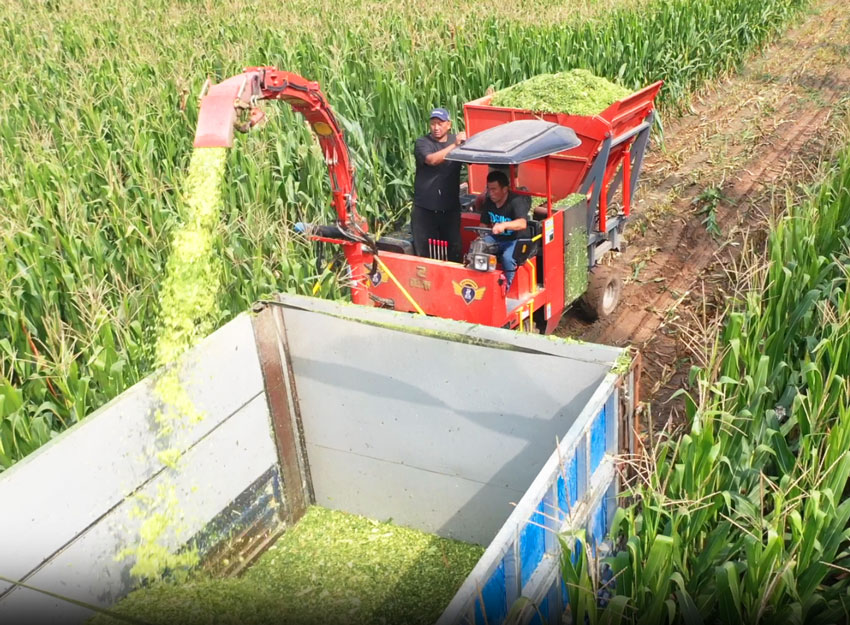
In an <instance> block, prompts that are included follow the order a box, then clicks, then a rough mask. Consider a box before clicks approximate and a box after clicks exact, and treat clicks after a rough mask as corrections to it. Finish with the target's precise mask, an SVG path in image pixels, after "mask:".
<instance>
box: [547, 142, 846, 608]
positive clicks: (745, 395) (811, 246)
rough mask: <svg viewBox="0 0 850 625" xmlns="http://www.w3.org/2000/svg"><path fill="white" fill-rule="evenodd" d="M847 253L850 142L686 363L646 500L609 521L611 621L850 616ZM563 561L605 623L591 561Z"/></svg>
mask: <svg viewBox="0 0 850 625" xmlns="http://www.w3.org/2000/svg"><path fill="white" fill-rule="evenodd" d="M848 250H850V152H848V153H846V154H845V155H844V156H843V158H841V159H840V161H839V163H838V165H837V166H836V170H835V172H834V173H833V174H832V175H831V176H830V177H829V178H828V179H827V180H826V181H825V182H824V183H823V185H822V186H820V187H819V189H818V190H816V192H814V193H813V194H812V195H811V197H810V198H809V199H808V200H807V201H804V202H802V203H800V204H798V205H795V206H791V207H790V208H789V210H788V214H787V216H785V217H783V218H781V219H780V220H779V221H778V222H777V223H776V224H775V227H774V228H773V230H772V232H771V234H770V238H769V241H768V245H767V259H768V260H769V263H767V264H764V265H762V264H761V263H762V262H763V259H761V258H757V259H754V262H755V263H758V265H756V266H753V267H750V268H747V271H745V272H743V273H742V277H741V280H742V281H743V282H742V284H740V285H738V288H739V291H738V293H739V297H738V298H736V300H737V301H734V302H733V303H732V304H731V307H730V310H729V312H728V313H727V315H726V319H725V324H724V326H723V327H722V328H719V329H718V330H717V334H716V337H715V340H714V342H713V344H711V343H709V344H710V349H709V353H708V354H706V360H705V362H704V363H703V364H702V366H700V367H698V368H695V369H694V370H693V372H692V382H693V383H694V386H695V388H696V392H695V393H694V394H693V395H689V396H687V412H688V417H689V419H690V427H689V429H688V430H689V431H688V432H687V433H686V434H685V435H684V436H682V437H681V439H679V438H678V437H671V438H670V439H668V440H664V441H662V442H661V443H660V444H659V445H658V446H657V448H656V449H655V450H654V453H653V454H652V456H651V464H650V465H649V466H647V467H642V470H641V480H640V482H641V484H640V485H639V486H638V487H637V488H636V490H635V492H634V495H635V498H636V500H637V501H640V502H641V503H640V506H639V507H632V508H629V509H625V510H621V511H619V512H618V514H617V518H616V519H615V522H614V526H613V527H614V532H613V533H614V535H615V536H616V535H621V536H622V537H623V539H624V540H625V541H626V543H625V548H624V549H623V550H621V551H619V552H618V553H617V554H616V555H615V556H614V557H613V558H611V559H610V560H609V564H610V565H611V567H612V568H613V573H614V576H615V581H613V582H611V585H610V587H609V589H608V590H609V591H610V592H611V594H612V595H614V597H612V598H611V602H610V607H609V608H608V612H609V613H608V615H607V616H608V617H611V616H615V614H616V613H617V612H619V611H623V610H625V614H626V615H634V616H635V619H634V620H637V619H638V618H644V619H645V622H649V623H662V622H669V623H691V622H697V621H695V620H694V618H695V617H696V616H699V617H701V619H700V621H699V622H706V623H759V622H760V623H785V622H797V623H838V622H846V615H847V613H848V610H850V599H848V592H850V578H848V576H847V575H846V571H847V570H848V568H850V550H849V549H848V529H847V528H848V523H850V497H848V488H847V487H848V475H850V385H848V379H850V295H848V290H847V283H848V276H850V251H848ZM565 546H569V545H565ZM582 560H586V557H585V556H584V554H580V557H579V558H578V561H579V562H581V561H582ZM583 567H584V568H583ZM562 568H564V571H565V574H566V575H568V576H569V577H568V579H569V580H570V583H572V584H573V585H574V587H575V588H576V589H582V592H583V593H584V598H583V599H582V600H579V599H578V597H577V598H576V601H575V602H574V603H573V605H574V606H582V607H580V608H578V607H577V608H576V611H575V612H574V614H573V622H586V621H585V620H584V614H587V615H588V618H589V622H591V623H596V622H598V621H597V619H598V618H600V617H601V615H600V614H599V613H598V610H597V608H596V605H595V601H594V600H593V595H594V593H595V589H594V588H593V585H592V584H591V583H590V578H589V576H588V572H589V569H588V567H587V565H586V563H585V564H584V565H582V564H581V563H580V564H579V565H574V564H573V563H572V562H571V559H570V557H569V555H568V556H567V557H566V558H565V560H564V562H563V567H562ZM582 568H583V570H582ZM588 597H590V599H588ZM606 618H607V617H606Z"/></svg>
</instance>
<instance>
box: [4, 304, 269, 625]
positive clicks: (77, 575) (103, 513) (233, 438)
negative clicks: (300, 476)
mask: <svg viewBox="0 0 850 625" xmlns="http://www.w3.org/2000/svg"><path fill="white" fill-rule="evenodd" d="M182 377H183V379H184V381H185V383H186V387H187V389H188V391H189V395H190V397H191V398H192V400H193V401H194V402H195V405H196V407H197V408H198V409H200V410H201V411H203V412H204V413H205V414H206V418H205V419H204V420H203V421H202V422H200V423H198V424H197V425H195V426H194V427H191V428H188V429H186V430H184V431H178V432H176V433H175V434H174V435H173V436H171V437H168V438H167V439H165V440H157V438H156V427H155V424H154V420H153V415H154V411H155V409H156V407H157V403H156V401H155V399H154V396H153V394H152V383H151V381H150V379H147V380H145V381H143V382H140V383H139V384H137V385H135V386H133V387H132V388H131V389H129V390H128V391H126V392H125V393H123V394H122V395H120V396H119V397H118V398H116V399H115V400H114V401H112V402H110V403H109V404H107V405H106V406H104V407H103V408H101V409H100V410H98V411H96V412H95V413H93V414H91V415H90V416H89V417H87V418H86V420H85V421H84V422H82V423H81V424H79V425H77V426H75V427H73V428H71V429H70V430H68V431H66V432H65V433H64V434H62V435H61V436H59V437H58V438H57V439H55V440H53V441H51V442H50V443H49V444H48V445H46V446H45V447H43V448H41V449H39V450H38V451H37V452H35V453H34V454H32V455H31V456H29V457H28V458H26V459H24V460H23V461H22V462H20V463H19V464H17V465H14V466H13V467H12V468H11V469H10V470H8V471H5V472H3V473H2V474H0V506H2V513H0V575H3V576H5V577H9V578H12V579H17V580H21V581H24V582H26V583H28V584H30V585H32V586H35V587H39V588H43V589H45V590H49V591H52V592H56V593H59V594H62V595H65V596H69V597H71V598H74V599H78V600H82V601H85V602H88V603H92V604H94V605H98V606H103V607H107V606H109V605H111V604H112V603H114V601H115V600H117V599H118V598H119V597H121V596H123V595H124V594H125V593H126V592H127V591H128V590H129V589H130V587H131V579H130V574H129V570H130V567H131V566H132V563H133V560H132V559H129V560H124V561H122V562H118V561H116V559H115V556H116V554H118V553H119V552H120V551H121V550H122V549H124V548H125V547H126V546H128V545H131V544H133V543H135V542H136V541H137V540H138V529H139V525H140V523H141V521H140V520H138V519H132V518H131V517H130V514H129V513H130V509H131V508H132V507H133V505H134V504H133V501H132V500H130V499H128V497H129V496H130V495H132V494H133V493H139V494H143V495H155V494H156V491H157V488H158V486H159V484H161V483H163V480H166V479H168V481H171V482H172V483H173V484H174V485H175V487H176V494H177V496H178V500H179V502H180V509H181V511H182V512H183V519H182V522H183V525H184V533H183V540H186V539H188V538H190V537H191V536H192V535H193V534H195V533H196V532H198V531H200V530H201V529H202V528H203V527H204V526H205V525H206V524H207V523H208V522H209V521H210V520H211V519H213V518H214V517H215V516H216V515H217V514H218V513H219V512H220V511H221V510H222V509H223V508H225V507H226V506H227V505H228V504H229V503H230V502H231V501H233V500H234V499H235V498H236V497H237V496H238V495H239V494H241V493H242V492H243V491H244V490H245V489H246V487H247V486H248V485H250V484H252V483H254V482H255V481H256V480H257V479H258V478H260V477H261V476H262V475H263V474H264V473H266V472H267V471H268V470H269V469H270V468H272V467H273V466H275V465H276V462H277V454H276V451H275V447H274V441H273V439H272V437H271V435H270V433H269V421H268V408H267V406H266V401H265V397H264V394H263V378H262V375H261V373H260V368H259V364H258V360H257V353H256V349H255V346H254V337H253V333H252V329H251V319H250V317H248V316H241V317H239V318H237V319H236V320H234V321H232V322H231V323H229V324H227V325H226V326H225V327H223V328H222V329H220V330H219V331H218V332H215V333H214V334H213V335H211V336H210V337H209V338H207V339H206V340H205V341H203V342H202V343H201V344H200V345H199V346H198V347H197V348H196V349H195V350H193V351H192V352H191V353H190V354H189V356H188V358H187V359H186V362H185V364H184V367H183V376H182ZM162 448H179V449H181V450H182V451H184V452H186V455H185V456H184V458H183V459H182V461H181V470H180V471H179V472H178V473H176V474H175V473H174V472H173V471H170V470H168V469H166V468H165V467H164V466H163V465H162V464H161V463H160V462H159V461H158V460H157V458H156V453H155V452H156V450H157V449H162ZM178 546H179V545H177V544H175V545H174V547H175V548H176V547H178ZM90 614H91V613H90V612H89V611H88V610H86V609H84V608H82V607H78V606H75V605H73V604H70V603H67V602H64V601H60V600H58V599H51V598H49V597H47V596H45V595H43V594H40V593H36V592H34V591H31V590H27V589H25V588H21V587H16V588H14V589H12V590H9V585H8V584H5V583H2V582H0V623H4V624H5V623H9V624H16V623H30V622H31V623H42V622H50V623H64V622H80V621H81V620H82V619H84V618H86V617H87V616H89V615H90Z"/></svg>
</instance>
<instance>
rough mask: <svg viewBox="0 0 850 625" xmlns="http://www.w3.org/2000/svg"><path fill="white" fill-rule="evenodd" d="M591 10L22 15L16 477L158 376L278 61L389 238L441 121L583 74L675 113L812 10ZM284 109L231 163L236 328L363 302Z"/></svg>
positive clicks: (310, 162)
mask: <svg viewBox="0 0 850 625" xmlns="http://www.w3.org/2000/svg"><path fill="white" fill-rule="evenodd" d="M572 4H574V3H559V2H554V1H547V2H542V3H529V2H527V1H526V2H524V3H519V4H518V5H517V6H520V5H521V6H523V7H525V9H524V10H526V13H527V14H528V15H531V16H532V18H531V19H529V18H527V17H526V18H522V17H520V14H521V13H522V12H521V11H519V10H514V8H504V9H503V8H499V7H497V6H496V5H494V4H493V3H483V2H470V3H460V2H457V3H456V4H455V5H454V6H456V7H457V9H458V11H457V13H458V17H457V19H455V18H454V16H451V17H450V12H446V11H445V10H440V11H436V10H433V9H434V7H432V6H431V5H428V4H427V3H421V2H411V3H407V4H404V5H403V6H401V7H398V6H396V5H389V4H386V3H377V2H374V3H369V2H365V3H359V2H358V3H347V4H343V5H342V6H339V5H338V4H334V3H330V2H328V3H327V4H326V5H324V4H321V3H319V4H316V3H314V2H307V1H306V0H291V2H289V3H287V5H286V6H285V7H281V6H280V5H279V4H274V3H265V4H262V3H261V5H259V6H257V5H252V6H251V7H249V8H247V9H246V7H245V6H244V5H242V4H239V3H221V2H219V3H211V2H201V1H200V0H142V1H140V2H136V3H130V4H127V3H125V2H118V0H104V1H102V2H92V1H91V0H67V1H65V0H63V1H62V2H34V1H32V0H10V1H9V2H4V3H0V73H2V75H3V76H12V77H16V78H15V80H13V81H11V82H9V88H8V89H7V90H6V93H5V95H4V97H3V98H2V99H0V204H2V206H3V210H2V211H0V249H2V252H0V285H3V288H2V289H0V469H2V468H5V467H8V466H9V465H10V464H12V463H13V462H15V461H16V460H17V459H19V458H21V457H23V456H24V455H26V454H27V453H30V452H31V451H33V450H34V449H36V448H37V447H39V446H40V445H42V444H43V443H45V442H46V441H47V440H49V439H50V438H51V437H52V436H53V435H54V434H55V433H56V432H59V431H61V430H63V429H65V428H66V427H68V426H70V425H73V424H74V423H76V422H78V421H79V420H80V419H82V418H83V417H84V416H85V415H86V414H88V413H90V412H91V411H92V410H94V409H95V408H97V407H99V406H101V405H103V404H104V403H105V402H106V401H108V400H109V399H111V398H113V397H115V396H116V395H117V394H119V393H120V392H121V391H123V390H125V389H126V388H128V387H129V386H130V385H132V384H133V383H135V382H137V381H138V380H140V379H141V378H142V377H144V376H145V375H147V374H149V373H150V372H151V371H152V370H153V369H154V367H155V365H156V361H157V355H156V353H155V344H156V329H157V328H158V327H159V326H160V318H161V317H162V316H163V315H168V314H170V313H169V311H164V310H163V309H162V308H161V307H160V304H159V302H160V301H163V300H162V298H161V292H162V291H163V289H164V288H166V287H165V286H164V283H163V276H165V275H167V265H168V259H169V257H170V256H171V253H172V241H173V233H174V229H175V227H177V226H178V225H179V224H181V223H182V218H181V215H182V214H183V212H184V211H183V208H182V202H183V199H182V198H181V195H180V193H178V190H179V189H180V188H181V186H182V181H183V179H184V176H185V172H186V169H187V166H188V161H189V158H190V154H191V143H192V138H193V135H194V127H195V122H196V118H197V102H196V99H195V95H196V94H197V93H198V92H199V90H200V87H201V85H202V83H203V81H204V80H205V79H206V78H207V76H210V77H212V78H213V79H214V80H220V79H222V78H225V77H227V76H230V75H233V74H235V73H238V72H239V71H241V68H242V67H244V66H246V65H252V64H268V63H273V64H276V65H278V66H279V67H281V68H284V69H287V70H291V71H296V72H299V73H301V74H302V75H304V76H306V77H309V78H311V79H316V80H318V81H320V83H321V85H322V86H323V88H324V89H325V90H326V92H327V95H328V97H329V100H330V102H331V103H332V104H333V106H334V107H335V110H336V111H337V112H338V113H339V115H340V117H341V119H342V124H343V126H344V128H345V130H346V138H347V140H348V142H349V144H350V146H351V151H352V155H353V159H354V162H355V164H356V166H357V170H358V177H357V184H358V193H359V197H360V209H361V212H362V213H363V214H364V215H365V216H366V217H367V218H368V219H369V220H370V223H371V225H372V226H373V228H379V227H381V226H382V224H385V223H389V222H392V221H394V220H395V219H397V218H399V217H401V218H402V219H403V218H404V217H405V215H406V213H407V210H408V209H409V199H410V195H411V183H412V172H413V155H412V148H411V146H412V144H413V140H414V138H415V137H416V136H417V135H419V134H421V133H423V132H424V131H425V126H426V120H425V119H424V116H425V115H426V112H427V110H429V109H430V108H431V107H432V106H434V105H437V104H440V105H444V106H447V107H448V108H449V109H450V110H451V111H452V112H453V114H454V116H455V117H456V118H457V119H460V111H461V106H462V103H463V102H465V101H468V100H472V99H474V98H477V97H480V96H481V95H483V94H484V93H485V92H486V90H487V88H488V87H489V86H491V85H492V86H494V87H496V88H497V89H499V88H503V87H506V86H508V85H512V84H515V83H517V82H520V81H522V80H525V79H527V78H529V77H531V76H534V75H537V74H545V73H553V72H559V71H563V70H565V69H567V68H575V67H579V68H584V69H587V70H589V71H591V72H592V73H593V74H595V75H597V76H602V77H605V78H606V79H609V80H615V81H616V82H617V83H619V84H621V85H623V86H625V87H626V88H629V89H634V88H638V87H642V86H644V85H646V84H648V83H650V82H652V81H654V80H657V79H661V78H663V79H665V81H666V83H665V88H664V89H663V91H662V94H661V101H662V103H664V104H665V105H667V106H671V105H672V106H675V105H678V104H683V103H685V100H686V97H687V94H688V93H689V92H690V91H691V90H693V89H694V88H695V87H697V86H699V85H700V84H702V82H703V81H704V80H706V79H707V78H711V77H713V76H717V75H720V74H723V73H724V72H727V71H729V70H731V69H733V68H734V67H735V66H736V65H737V64H738V63H739V62H740V61H741V59H742V58H743V57H744V55H745V54H746V53H747V52H748V51H750V50H752V49H753V48H754V47H756V46H758V45H760V44H762V43H763V42H765V41H766V40H767V39H768V38H769V37H770V36H771V35H772V34H773V33H775V32H777V29H778V28H780V27H781V26H782V25H783V24H784V23H786V21H787V20H788V19H789V17H790V16H791V15H793V13H794V11H795V10H796V9H797V8H799V7H800V6H802V5H804V4H805V0H775V1H773V2H770V3H765V2H762V1H761V0H673V1H668V0H663V1H662V0H646V1H645V2H642V3H641V6H640V7H639V10H636V9H635V7H634V6H632V5H633V4H634V3H633V2H625V3H624V4H623V5H622V6H613V7H611V8H610V9H609V8H607V7H608V5H610V4H611V3H610V2H609V3H608V4H607V5H605V8H604V9H599V11H597V10H596V9H594V10H593V11H587V10H583V11H582V12H579V13H576V14H572V13H570V11H569V10H568V9H565V7H569V6H570V5H572ZM513 6H514V5H513V4H511V7H513ZM531 7H534V10H533V11H532V10H531ZM600 11H601V12H600ZM589 13H592V15H589ZM507 17H510V19H507ZM364 42H366V44H364ZM494 42H498V45H494ZM36 61H37V62H36ZM267 112H268V113H269V117H270V120H269V123H268V124H267V125H266V126H265V128H263V129H262V130H260V131H258V132H255V133H253V134H251V135H249V136H248V137H240V138H238V139H237V148H236V149H234V150H231V151H229V152H228V154H227V157H226V159H227V170H228V171H229V172H232V173H231V174H230V176H229V178H228V179H227V181H226V184H225V186H224V188H223V190H222V194H223V195H222V205H223V212H222V216H221V219H220V220H219V222H218V224H217V230H216V232H215V236H214V237H213V238H212V245H213V249H212V252H213V255H214V256H215V257H217V258H219V259H220V284H221V288H220V289H219V290H218V293H217V296H216V303H215V308H216V309H217V310H218V311H221V314H220V315H218V316H217V318H216V319H215V322H214V324H219V323H221V322H224V321H226V320H227V319H229V318H231V317H232V316H233V315H235V314H236V313H238V312H240V311H243V310H245V309H246V308H248V307H249V306H250V304H251V303H252V302H253V301H255V300H256V299H259V298H261V297H263V296H266V295H268V294H270V293H273V292H276V291H289V292H299V293H305V294H312V293H313V292H314V291H315V293H316V294H317V295H318V296H321V297H329V298H338V297H342V296H343V294H344V285H342V286H341V282H342V281H340V280H338V279H337V276H336V273H335V272H336V271H337V267H338V265H335V268H334V269H333V270H330V269H328V268H326V267H325V266H319V267H318V268H317V267H316V257H315V256H316V255H315V251H314V249H313V248H312V246H310V245H308V244H307V243H306V242H304V241H303V240H301V239H299V238H298V237H296V236H295V235H293V234H292V228H291V224H292V223H293V222H295V221H312V222H317V221H323V220H330V219H332V213H331V212H330V210H329V208H328V187H327V175H326V172H325V169H324V165H323V162H322V158H321V155H320V154H319V151H318V149H317V148H316V146H315V144H314V142H313V141H312V139H311V137H310V135H309V131H308V130H307V129H306V128H305V127H304V125H303V124H300V123H297V122H296V121H295V120H294V119H293V115H292V114H291V113H290V112H289V111H288V110H285V109H283V108H279V107H272V106H269V107H267ZM175 295H177V296H179V295H180V293H176V294H175ZM188 295H190V296H193V295H192V294H188ZM210 327H211V326H210Z"/></svg>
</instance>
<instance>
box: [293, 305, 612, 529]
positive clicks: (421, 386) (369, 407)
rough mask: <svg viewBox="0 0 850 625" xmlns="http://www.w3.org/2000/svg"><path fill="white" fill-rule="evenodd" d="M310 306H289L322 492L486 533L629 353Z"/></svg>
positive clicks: (423, 522) (320, 495)
mask: <svg viewBox="0 0 850 625" xmlns="http://www.w3.org/2000/svg"><path fill="white" fill-rule="evenodd" d="M300 305H301V306H305V308H304V309H303V310H300V309H299V307H298V306H297V305H296V306H291V307H288V308H284V317H285V322H286V331H287V338H288V342H289V346H290V352H291V354H292V368H293V372H294V374H295V380H296V387H297V392H298V400H299V404H300V410H301V415H302V420H303V430H304V439H305V442H306V449H307V456H308V458H309V461H310V468H311V472H312V482H313V489H314V491H315V496H316V500H317V503H319V504H321V505H324V506H327V507H330V508H337V509H340V510H346V511H349V512H355V513H357V514H362V515H365V516H370V517H373V518H376V519H389V518H391V519H393V522H395V523H399V524H401V525H408V526H411V527H415V528H418V529H421V530H424V531H426V532H431V533H436V534H439V535H442V536H448V537H452V538H457V539H460V540H465V541H469V542H475V543H479V544H481V545H487V544H488V543H489V542H490V541H491V540H492V539H493V537H494V536H495V535H496V532H497V531H498V529H499V528H500V527H501V525H502V523H504V521H505V520H506V519H507V518H508V516H509V515H510V513H511V511H512V509H513V508H512V505H511V503H512V502H517V501H519V499H520V498H521V497H522V495H523V493H524V492H525V491H526V489H527V488H528V487H529V485H530V484H531V482H532V481H533V480H534V477H535V476H536V475H537V473H538V472H539V471H540V469H541V468H542V467H543V465H544V463H545V462H546V460H547V458H548V457H549V455H550V454H551V453H552V452H553V450H554V449H555V446H556V440H557V439H558V438H562V437H563V436H564V435H565V434H566V432H567V431H568V430H569V429H570V427H571V426H572V424H573V423H574V422H575V420H576V418H577V417H578V416H579V414H580V413H581V411H582V409H583V408H584V407H585V405H586V404H587V402H588V401H589V400H590V398H591V396H592V395H593V393H594V392H595V391H596V390H597V388H598V387H599V386H600V384H601V383H602V382H603V380H604V379H605V376H606V374H607V373H608V372H609V371H610V370H611V366H612V365H613V364H614V362H615V360H616V359H617V357H618V356H619V355H620V354H621V353H622V350H620V349H618V348H613V347H606V346H599V345H586V344H578V343H564V342H562V341H558V340H551V339H548V338H545V337H541V336H531V335H523V334H520V333H517V332H508V331H505V330H501V329H497V328H489V327H483V326H474V325H470V324H462V323H456V322H452V321H447V320H443V319H435V318H427V319H426V318H417V317H413V316H411V315H408V314H400V313H391V312H386V311H377V312H380V313H383V314H380V315H376V314H375V312H376V311H374V309H363V308H361V309H356V308H355V309H352V307H342V306H340V305H339V304H334V303H332V302H324V301H319V300H312V301H309V302H305V303H304V304H300ZM318 310H322V311H324V312H325V313H327V314H323V315H316V314H315V311H318ZM366 311H369V312H366ZM365 321H368V322H370V323H364V322H365ZM378 321H380V322H382V323H384V324H386V326H385V327H384V328H382V329H379V328H376V327H375V326H374V325H373V324H374V323H375V322H378Z"/></svg>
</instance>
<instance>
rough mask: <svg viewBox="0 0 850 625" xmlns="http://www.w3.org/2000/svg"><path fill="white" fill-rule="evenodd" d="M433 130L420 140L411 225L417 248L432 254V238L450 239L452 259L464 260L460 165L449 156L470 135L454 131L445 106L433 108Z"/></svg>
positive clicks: (423, 253)
mask: <svg viewBox="0 0 850 625" xmlns="http://www.w3.org/2000/svg"><path fill="white" fill-rule="evenodd" d="M430 127H431V132H430V133H429V134H427V135H425V136H424V137H419V138H418V139H417V140H416V146H415V148H414V151H413V153H414V155H415V156H416V178H415V179H414V183H413V213H412V214H411V217H410V227H411V230H412V231H413V248H414V250H415V251H416V253H417V254H418V255H419V256H428V252H429V248H428V239H440V240H443V241H447V242H448V259H449V260H450V261H453V262H456V263H459V262H460V261H461V239H460V167H461V164H460V163H457V162H453V161H447V160H446V155H447V154H448V153H449V152H451V151H452V150H454V149H455V147H457V146H459V145H460V144H461V143H463V142H464V141H465V140H466V134H465V133H463V132H459V133H458V134H457V135H454V134H452V133H451V132H450V131H451V128H452V120H451V117H449V112H448V111H447V110H446V109H444V108H435V109H433V110H432V111H431V119H430Z"/></svg>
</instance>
